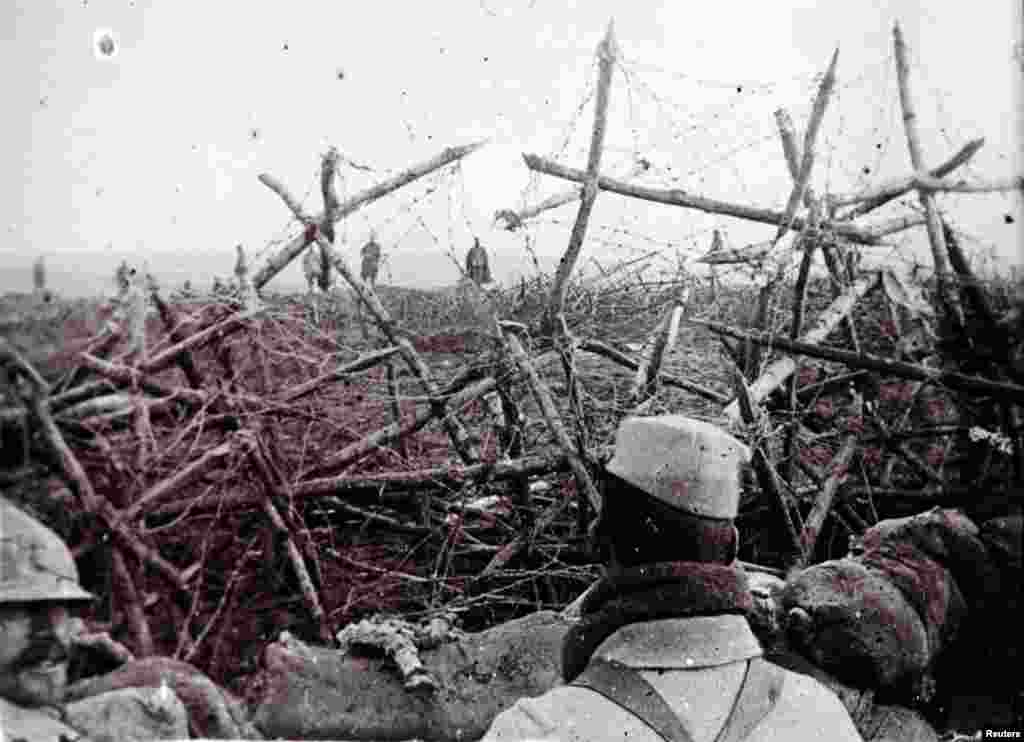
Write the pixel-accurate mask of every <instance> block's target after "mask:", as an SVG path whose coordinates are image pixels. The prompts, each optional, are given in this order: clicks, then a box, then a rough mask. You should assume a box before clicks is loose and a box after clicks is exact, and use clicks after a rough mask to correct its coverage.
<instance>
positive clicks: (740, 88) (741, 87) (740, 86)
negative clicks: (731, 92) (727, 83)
mask: <svg viewBox="0 0 1024 742" xmlns="http://www.w3.org/2000/svg"><path fill="white" fill-rule="evenodd" d="M736 92H737V93H742V92H743V86H742V85H737V86H736Z"/></svg>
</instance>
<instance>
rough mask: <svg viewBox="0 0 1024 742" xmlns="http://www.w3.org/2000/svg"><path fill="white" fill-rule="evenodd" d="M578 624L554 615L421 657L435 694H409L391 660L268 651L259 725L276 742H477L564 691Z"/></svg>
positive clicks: (277, 646)
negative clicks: (507, 714)
mask: <svg viewBox="0 0 1024 742" xmlns="http://www.w3.org/2000/svg"><path fill="white" fill-rule="evenodd" d="M569 626H570V622H569V621H567V620H565V619H564V618H563V617H561V616H560V615H559V614H557V613H554V612H551V611H540V612H538V613H534V614H531V615H529V616H526V617H524V618H521V619H517V620H513V621H508V622H506V623H504V624H501V625H500V626H496V627H494V628H491V629H489V630H487V631H483V632H480V633H475V634H468V635H464V636H462V637H460V638H459V639H457V640H456V641H452V642H449V643H446V644H442V645H441V646H439V647H437V648H434V649H428V650H421V652H420V659H421V661H422V663H423V665H424V666H425V667H426V669H427V670H428V671H429V673H430V675H431V676H432V677H433V678H435V679H436V681H437V683H436V685H437V690H436V691H434V692H432V693H431V692H424V693H417V692H410V691H407V690H406V689H405V688H404V687H403V681H402V678H401V677H400V675H399V673H398V671H397V668H395V667H394V666H392V665H391V664H390V662H389V661H388V660H386V659H383V658H374V657H364V656H359V655H352V654H350V655H343V654H342V653H340V652H339V651H337V650H334V649H329V648H321V647H313V646H310V645H299V644H297V641H296V640H295V639H291V640H290V641H289V642H288V644H289V645H290V646H286V645H285V644H282V643H281V642H280V641H279V642H275V643H274V644H271V645H270V646H269V647H267V650H266V652H265V653H264V666H265V669H264V671H263V673H262V674H261V677H260V678H259V680H258V683H257V685H258V686H259V687H260V688H262V697H261V698H260V699H259V700H258V702H257V703H256V705H255V708H254V715H253V721H254V722H255V724H256V725H257V726H258V727H259V729H260V730H261V731H262V732H263V733H264V734H265V735H266V736H267V737H268V738H279V737H283V738H286V739H302V738H306V739H348V740H381V739H411V738H418V739H422V740H425V741H427V742H429V741H431V740H472V739H477V738H479V737H481V736H482V735H483V734H484V732H485V731H486V730H487V727H488V726H489V725H490V723H491V721H492V720H493V719H494V717H495V716H497V715H498V713H499V712H501V711H504V710H505V709H506V708H508V707H509V706H511V705H512V704H513V703H514V702H515V701H516V700H517V699H519V698H521V697H523V696H537V695H540V694H541V693H544V692H545V691H547V690H549V689H551V688H553V687H555V686H556V685H558V684H560V683H561V666H560V661H559V657H560V648H561V643H562V638H563V637H564V636H565V633H566V631H567V630H568V628H569Z"/></svg>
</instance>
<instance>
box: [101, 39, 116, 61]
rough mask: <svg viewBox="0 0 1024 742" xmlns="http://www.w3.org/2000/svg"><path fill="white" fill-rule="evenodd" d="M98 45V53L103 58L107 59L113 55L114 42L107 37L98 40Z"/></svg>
mask: <svg viewBox="0 0 1024 742" xmlns="http://www.w3.org/2000/svg"><path fill="white" fill-rule="evenodd" d="M98 45H99V48H100V53H101V54H102V55H103V56H105V57H109V56H110V55H111V54H113V53H114V40H113V39H112V38H110V37H109V36H104V37H103V38H101V39H100V40H99V44H98Z"/></svg>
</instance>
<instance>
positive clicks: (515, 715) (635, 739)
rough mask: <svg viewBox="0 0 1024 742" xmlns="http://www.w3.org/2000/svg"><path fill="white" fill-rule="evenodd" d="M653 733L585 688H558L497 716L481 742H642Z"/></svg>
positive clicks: (523, 699) (514, 705)
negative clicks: (542, 741) (556, 741)
mask: <svg viewBox="0 0 1024 742" xmlns="http://www.w3.org/2000/svg"><path fill="white" fill-rule="evenodd" d="M649 734H650V732H649V729H648V728H647V726H646V725H645V724H644V723H643V722H641V721H640V720H639V719H637V718H636V717H634V716H633V715H632V714H630V713H629V712H627V711H625V710H624V709H622V708H620V707H618V706H617V705H615V704H613V703H611V702H609V701H607V700H606V699H604V698H602V697H601V696H600V695H598V694H595V693H593V692H591V691H589V690H587V689H585V688H577V687H574V686H559V687H557V688H553V689H551V690H549V691H548V692H547V693H545V694H543V695H541V696H536V697H534V698H521V699H519V700H518V701H516V702H515V703H514V704H513V705H512V706H511V707H509V708H508V709H506V710H505V711H503V712H502V713H500V714H498V716H497V717H495V719H494V721H493V722H492V724H491V727H490V729H489V731H488V733H487V735H486V736H485V737H484V738H483V740H482V741H481V742H511V741H512V740H517V742H527V741H528V740H545V742H554V740H558V741H559V742H585V741H586V742H594V741H595V740H609V741H611V740H615V741H621V742H642V741H643V740H645V739H647V738H648V736H649Z"/></svg>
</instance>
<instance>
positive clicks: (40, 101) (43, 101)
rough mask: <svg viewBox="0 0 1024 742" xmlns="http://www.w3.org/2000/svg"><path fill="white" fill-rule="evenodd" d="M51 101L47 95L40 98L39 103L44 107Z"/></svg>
mask: <svg viewBox="0 0 1024 742" xmlns="http://www.w3.org/2000/svg"><path fill="white" fill-rule="evenodd" d="M49 102H50V100H49V98H47V97H46V96H45V95H44V96H43V97H42V98H40V99H39V105H40V106H42V107H43V108H46V104H47V103H49Z"/></svg>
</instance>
